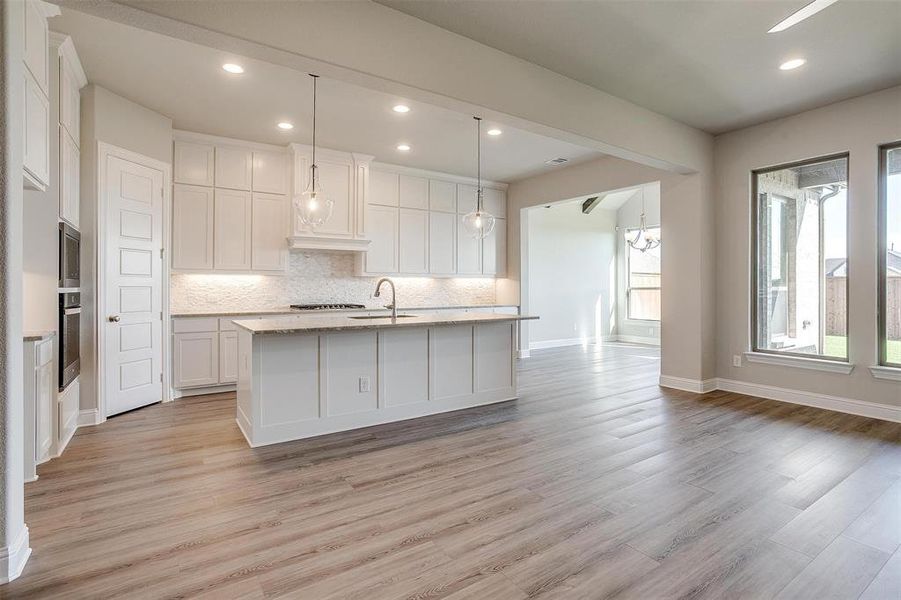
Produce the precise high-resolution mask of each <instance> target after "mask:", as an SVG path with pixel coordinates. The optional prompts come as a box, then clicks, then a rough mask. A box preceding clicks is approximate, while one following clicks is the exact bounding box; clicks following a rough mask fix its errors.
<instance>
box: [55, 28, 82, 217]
mask: <svg viewBox="0 0 901 600" xmlns="http://www.w3.org/2000/svg"><path fill="white" fill-rule="evenodd" d="M50 49H51V55H52V57H53V59H52V60H51V61H50V105H51V119H50V120H51V122H54V121H55V122H57V123H58V124H59V126H58V127H56V128H55V129H56V131H55V132H52V131H51V136H52V137H53V138H54V139H55V140H56V141H57V142H58V150H57V152H53V153H52V154H51V157H50V165H51V167H50V168H51V171H53V172H56V173H59V178H58V180H57V181H58V186H57V187H58V189H59V191H58V198H59V218H60V219H62V220H63V221H66V222H67V223H69V224H70V225H72V226H73V227H75V228H76V229H77V228H78V227H79V212H80V211H81V202H80V194H81V192H80V187H79V180H80V171H81V165H80V156H81V153H80V152H79V140H80V136H81V126H80V121H81V88H83V87H84V86H86V85H87V83H88V80H87V77H86V76H85V73H84V69H82V67H81V61H80V60H79V58H78V54H77V53H76V52H75V45H74V44H73V43H72V38H70V37H69V36H67V35H63V34H60V33H56V32H51V33H50ZM51 148H52V145H51Z"/></svg>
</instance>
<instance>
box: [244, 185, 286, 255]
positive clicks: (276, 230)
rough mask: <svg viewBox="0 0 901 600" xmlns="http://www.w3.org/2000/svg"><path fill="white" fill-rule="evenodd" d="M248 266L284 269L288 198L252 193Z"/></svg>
mask: <svg viewBox="0 0 901 600" xmlns="http://www.w3.org/2000/svg"><path fill="white" fill-rule="evenodd" d="M252 221H253V231H252V235H251V239H252V244H253V248H252V251H251V258H252V262H251V268H252V269H253V270H255V271H284V270H285V269H286V268H287V266H288V222H289V221H288V198H287V196H283V195H279V194H261V193H254V194H253V217H252Z"/></svg>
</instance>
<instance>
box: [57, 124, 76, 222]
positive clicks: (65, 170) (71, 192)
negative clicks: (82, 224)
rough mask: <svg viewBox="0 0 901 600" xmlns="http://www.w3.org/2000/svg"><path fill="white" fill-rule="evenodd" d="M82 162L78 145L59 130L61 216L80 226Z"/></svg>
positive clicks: (64, 132)
mask: <svg viewBox="0 0 901 600" xmlns="http://www.w3.org/2000/svg"><path fill="white" fill-rule="evenodd" d="M79 166H80V162H79V152H78V147H77V146H76V145H75V141H74V140H73V139H72V138H71V137H70V136H69V134H68V133H67V132H66V131H64V130H63V129H60V131H59V216H60V218H61V219H63V220H64V221H66V222H67V223H69V224H70V225H72V226H73V227H75V228H76V229H77V228H78V214H79V210H80V206H79V204H80V203H79V193H80V191H79V189H80V188H79V179H80V168H79Z"/></svg>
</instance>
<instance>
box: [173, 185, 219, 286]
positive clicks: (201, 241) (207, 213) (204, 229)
mask: <svg viewBox="0 0 901 600" xmlns="http://www.w3.org/2000/svg"><path fill="white" fill-rule="evenodd" d="M214 214H215V210H214V202H213V188H208V187H200V186H193V185H182V184H176V185H175V190H174V193H173V194H172V268H173V269H176V270H178V269H184V270H195V271H196V270H201V271H203V270H206V271H209V270H212V268H213V221H214Z"/></svg>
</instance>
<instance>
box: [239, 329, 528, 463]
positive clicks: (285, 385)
mask: <svg viewBox="0 0 901 600" xmlns="http://www.w3.org/2000/svg"><path fill="white" fill-rule="evenodd" d="M531 318H535V317H527V316H522V315H509V314H489V313H450V314H448V313H443V314H442V313H434V314H419V315H398V317H397V318H396V319H392V318H391V317H383V316H377V317H372V316H358V317H354V316H342V315H328V316H286V317H275V318H271V319H265V318H264V319H255V320H236V321H235V325H236V326H237V327H238V408H237V421H238V426H239V427H240V428H241V431H242V432H243V433H244V436H245V437H246V438H247V441H248V443H249V444H250V445H251V446H254V447H255V446H265V445H267V444H275V443H278V442H284V441H288V440H296V439H302V438H307V437H313V436H317V435H323V434H326V433H334V432H337V431H346V430H350V429H356V428H359V427H367V426H370V425H377V424H380V423H390V422H393V421H401V420H404V419H411V418H415V417H421V416H425V415H431V414H436V413H442V412H447V411H452V410H459V409H462V408H469V407H473V406H480V405H483V404H491V403H494V402H503V401H505V400H512V399H514V398H516V397H517V390H516V365H515V350H516V334H517V322H518V321H521V320H524V319H531Z"/></svg>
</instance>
